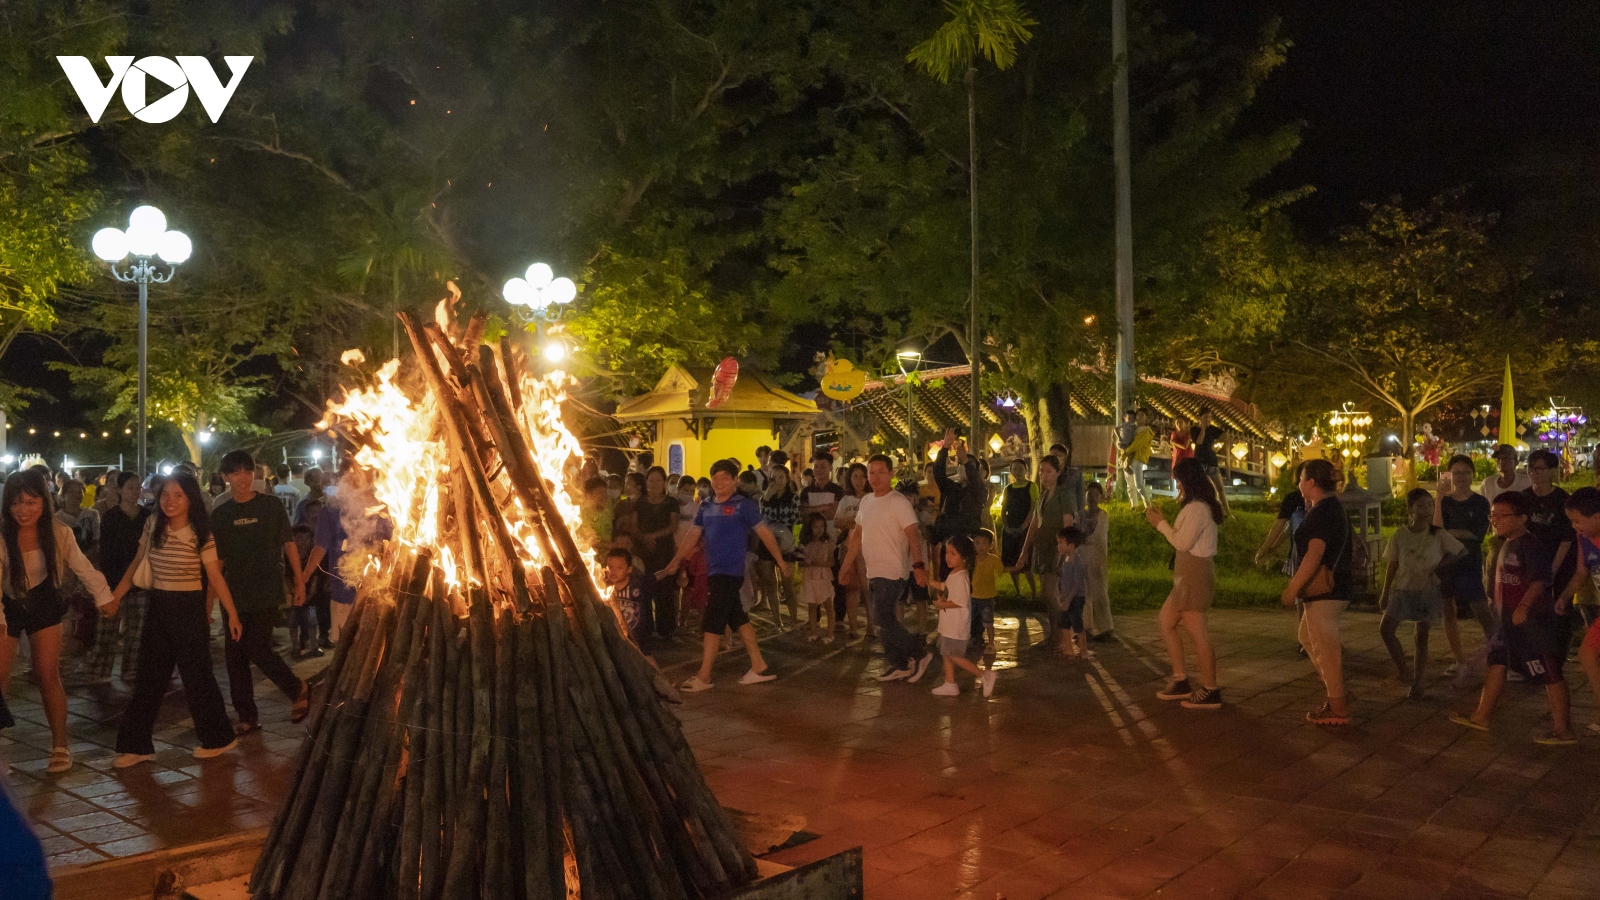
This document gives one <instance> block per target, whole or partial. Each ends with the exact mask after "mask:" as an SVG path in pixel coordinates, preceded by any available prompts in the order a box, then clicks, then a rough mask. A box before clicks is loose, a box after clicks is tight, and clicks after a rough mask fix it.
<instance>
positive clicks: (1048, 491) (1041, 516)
mask: <svg viewBox="0 0 1600 900" xmlns="http://www.w3.org/2000/svg"><path fill="white" fill-rule="evenodd" d="M1062 467H1063V463H1062V462H1061V457H1059V456H1056V455H1055V454H1053V453H1052V454H1050V455H1049V456H1046V457H1045V458H1044V459H1041V460H1039V503H1038V505H1037V506H1035V507H1034V510H1033V515H1032V517H1030V518H1029V519H1028V533H1027V536H1026V537H1024V538H1023V541H1022V551H1021V552H1020V553H1019V554H1018V555H1017V562H1016V563H1015V564H1013V565H1012V566H1011V568H1010V569H1008V570H1007V571H1010V572H1020V571H1022V567H1023V566H1025V565H1028V564H1029V562H1030V560H1031V562H1032V565H1033V571H1034V572H1035V573H1036V574H1038V576H1039V599H1040V600H1042V601H1044V611H1043V614H1042V615H1040V617H1039V625H1040V628H1039V633H1040V640H1039V644H1038V646H1039V648H1040V649H1041V650H1043V649H1048V648H1049V646H1050V640H1051V638H1052V636H1053V634H1054V629H1055V627H1056V619H1057V617H1058V616H1059V615H1060V614H1061V613H1062V612H1063V611H1064V610H1065V609H1066V605H1065V604H1067V603H1070V602H1072V598H1071V597H1067V598H1066V599H1065V600H1058V598H1057V597H1056V587H1057V584H1058V581H1057V577H1056V562H1057V560H1056V535H1057V534H1058V533H1059V532H1060V531H1061V529H1063V528H1066V527H1067V526H1068V525H1074V524H1076V523H1077V516H1078V507H1077V494H1076V492H1075V491H1074V490H1072V488H1071V486H1070V485H1068V484H1066V483H1064V480H1063V479H1062V477H1061V476H1062V471H1063V469H1062ZM1073 471H1074V472H1076V471H1078V470H1076V469H1074V470H1073ZM1030 551H1031V552H1030ZM1018 649H1021V648H1020V647H1019V648H1018Z"/></svg>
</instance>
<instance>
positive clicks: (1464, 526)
mask: <svg viewBox="0 0 1600 900" xmlns="http://www.w3.org/2000/svg"><path fill="white" fill-rule="evenodd" d="M1474 475H1475V473H1474V471H1473V468H1472V457H1470V456H1464V455H1461V454H1457V455H1455V456H1452V457H1450V461H1449V463H1448V464H1446V466H1445V468H1444V469H1443V470H1442V471H1441V472H1440V473H1439V502H1438V503H1437V504H1436V505H1435V507H1434V512H1433V524H1435V525H1438V526H1439V527H1441V528H1443V529H1444V530H1445V531H1446V532H1448V533H1449V534H1450V536H1451V537H1453V538H1455V539H1456V540H1458V541H1460V542H1461V546H1462V547H1463V548H1464V549H1465V550H1466V552H1465V553H1463V554H1462V555H1461V556H1460V557H1458V558H1456V559H1455V560H1453V561H1451V562H1447V563H1445V564H1444V567H1443V568H1442V569H1440V570H1439V593H1440V597H1441V599H1442V612H1443V613H1444V637H1445V641H1447V642H1448V643H1449V645H1450V657H1451V659H1453V660H1454V664H1453V665H1451V666H1450V668H1448V669H1446V670H1445V674H1447V675H1458V673H1461V674H1463V675H1464V674H1465V672H1466V670H1467V669H1468V666H1467V657H1466V655H1465V654H1464V652H1463V651H1462V649H1461V626H1460V625H1459V624H1458V622H1459V620H1460V619H1461V618H1462V617H1470V618H1474V619H1477V621H1478V626H1479V627H1480V628H1481V629H1482V630H1483V641H1484V643H1485V644H1487V643H1488V642H1489V638H1490V637H1492V636H1493V635H1494V629H1495V622H1494V613H1493V612H1491V611H1490V609H1489V595H1488V594H1486V593H1484V589H1483V539H1484V537H1485V536H1486V535H1487V534H1488V533H1489V501H1488V500H1486V499H1485V498H1484V496H1483V494H1481V493H1479V492H1477V491H1474V490H1473V489H1472V482H1473V478H1474ZM1458 677H1460V676H1458Z"/></svg>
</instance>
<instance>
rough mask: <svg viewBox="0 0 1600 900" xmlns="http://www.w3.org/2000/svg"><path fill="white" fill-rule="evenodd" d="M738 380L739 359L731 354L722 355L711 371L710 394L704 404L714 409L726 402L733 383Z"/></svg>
mask: <svg viewBox="0 0 1600 900" xmlns="http://www.w3.org/2000/svg"><path fill="white" fill-rule="evenodd" d="M738 380H739V361H738V360H737V359H734V358H733V357H731V356H728V357H724V358H723V360H722V362H719V363H717V369H716V371H715V372H713V373H711V396H710V397H709V398H707V399H706V406H708V407H710V408H711V409H716V408H717V407H719V406H721V405H722V404H724V403H726V402H728V398H729V397H732V396H733V384H734V382H736V381H738Z"/></svg>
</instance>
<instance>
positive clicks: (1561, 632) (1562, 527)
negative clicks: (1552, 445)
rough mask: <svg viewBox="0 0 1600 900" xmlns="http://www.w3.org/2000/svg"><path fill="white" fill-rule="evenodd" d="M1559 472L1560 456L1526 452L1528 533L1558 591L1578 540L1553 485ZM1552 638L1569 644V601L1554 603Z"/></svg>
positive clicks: (1573, 567) (1568, 576)
mask: <svg viewBox="0 0 1600 900" xmlns="http://www.w3.org/2000/svg"><path fill="white" fill-rule="evenodd" d="M1560 471H1561V457H1559V456H1557V455H1556V454H1555V452H1554V451H1551V450H1546V449H1544V448H1542V447H1541V448H1539V449H1538V450H1535V451H1533V452H1532V453H1529V454H1528V479H1529V480H1530V481H1532V482H1533V486H1532V487H1530V488H1528V489H1527V490H1525V491H1523V492H1522V495H1523V496H1524V497H1527V498H1528V532H1529V533H1530V534H1532V535H1533V536H1534V537H1535V538H1537V539H1538V540H1539V542H1540V543H1542V544H1544V548H1545V551H1546V552H1548V553H1549V554H1550V560H1551V564H1550V565H1551V581H1550V584H1551V585H1553V586H1555V588H1556V590H1557V591H1559V590H1560V587H1562V586H1564V585H1566V584H1567V583H1568V582H1570V581H1571V580H1572V573H1573V572H1575V571H1577V568H1578V557H1577V554H1576V553H1575V552H1574V550H1575V549H1576V543H1577V539H1578V535H1577V532H1575V531H1573V530H1572V523H1571V522H1570V521H1568V519H1567V510H1566V506H1567V498H1568V497H1569V496H1571V495H1569V494H1568V493H1567V492H1566V491H1564V490H1562V489H1561V488H1558V487H1556V486H1555V483H1554V482H1555V477H1556V474H1557V473H1559V472H1560ZM1555 613H1556V625H1555V631H1556V641H1557V643H1558V644H1559V645H1560V646H1561V648H1562V649H1563V651H1565V650H1566V649H1567V648H1569V647H1571V646H1572V632H1573V630H1574V628H1575V627H1576V623H1575V622H1574V619H1575V617H1576V616H1577V612H1576V611H1575V610H1573V609H1572V606H1571V604H1567V603H1562V604H1558V605H1557V606H1556V610H1555Z"/></svg>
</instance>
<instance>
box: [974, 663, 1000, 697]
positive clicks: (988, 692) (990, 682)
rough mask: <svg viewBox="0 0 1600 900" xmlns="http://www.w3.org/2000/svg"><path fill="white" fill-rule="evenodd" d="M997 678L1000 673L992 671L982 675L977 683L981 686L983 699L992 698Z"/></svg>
mask: <svg viewBox="0 0 1600 900" xmlns="http://www.w3.org/2000/svg"><path fill="white" fill-rule="evenodd" d="M999 677H1000V673H999V672H996V671H995V670H993V669H990V670H989V671H987V672H984V673H983V677H982V678H981V679H979V681H980V682H981V683H982V684H983V695H984V696H985V697H992V696H994V683H995V679H997V678H999Z"/></svg>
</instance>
